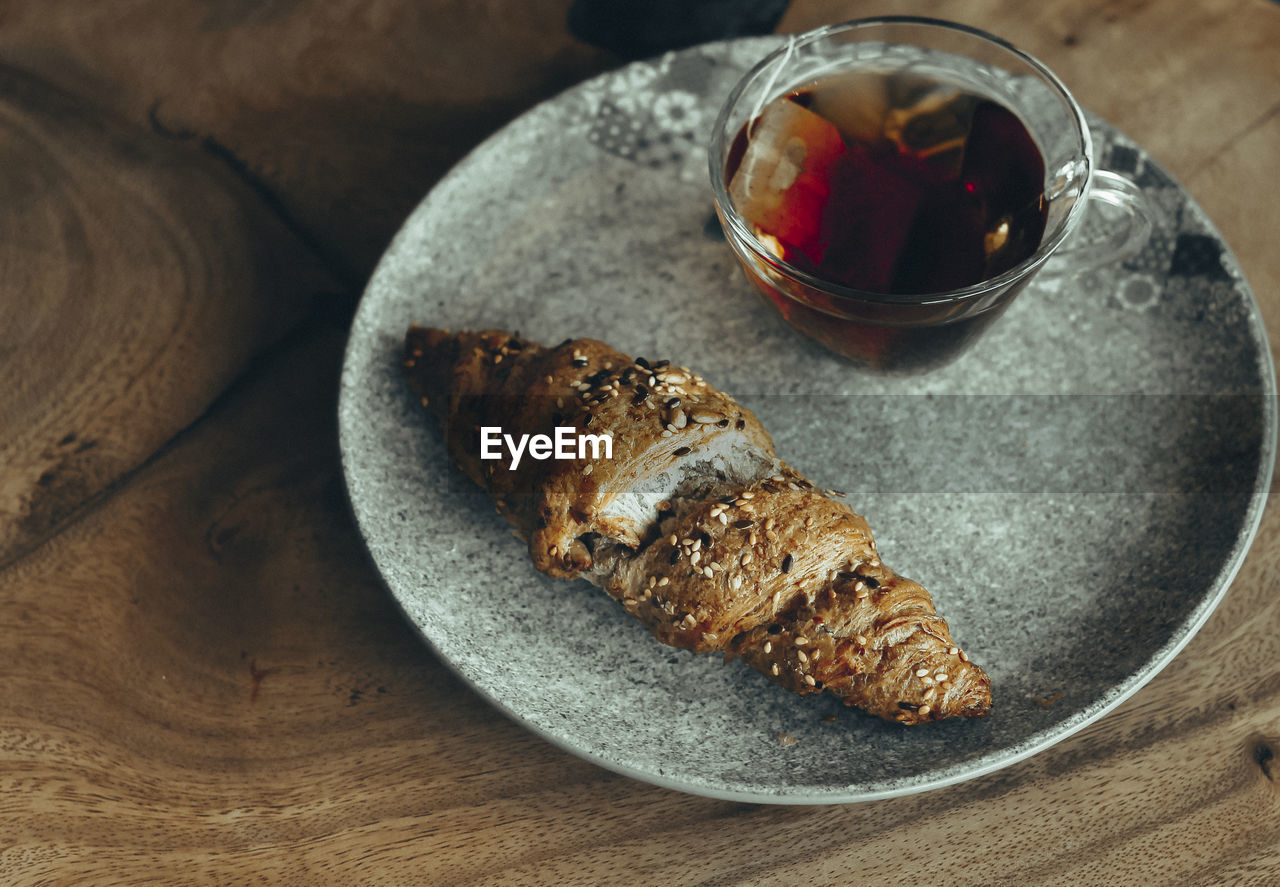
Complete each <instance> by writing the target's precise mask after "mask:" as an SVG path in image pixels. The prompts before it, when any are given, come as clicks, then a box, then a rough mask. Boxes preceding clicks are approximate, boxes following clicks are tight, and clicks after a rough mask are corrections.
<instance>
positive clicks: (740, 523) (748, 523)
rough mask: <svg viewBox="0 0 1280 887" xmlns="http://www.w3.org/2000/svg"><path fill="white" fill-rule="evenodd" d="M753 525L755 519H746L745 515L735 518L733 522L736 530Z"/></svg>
mask: <svg viewBox="0 0 1280 887" xmlns="http://www.w3.org/2000/svg"><path fill="white" fill-rule="evenodd" d="M754 525H755V521H752V520H747V519H746V518H745V517H744V518H743V519H742V520H736V521H734V522H733V526H734V528H735V529H738V530H745V529H746V528H747V527H751V526H754Z"/></svg>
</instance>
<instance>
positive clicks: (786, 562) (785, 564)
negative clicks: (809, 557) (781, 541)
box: [782, 554, 795, 573]
mask: <svg viewBox="0 0 1280 887" xmlns="http://www.w3.org/2000/svg"><path fill="white" fill-rule="evenodd" d="M794 563H795V558H794V557H793V556H792V555H790V554H788V555H787V556H786V557H784V558H783V559H782V572H783V573H790V572H791V565H792V564H794Z"/></svg>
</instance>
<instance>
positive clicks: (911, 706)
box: [898, 702, 920, 711]
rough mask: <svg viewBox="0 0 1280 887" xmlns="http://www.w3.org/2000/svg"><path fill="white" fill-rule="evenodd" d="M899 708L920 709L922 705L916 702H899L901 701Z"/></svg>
mask: <svg viewBox="0 0 1280 887" xmlns="http://www.w3.org/2000/svg"><path fill="white" fill-rule="evenodd" d="M898 708H905V709H906V710H907V711H919V710H920V706H918V705H916V704H915V703H914V702H899V703H898Z"/></svg>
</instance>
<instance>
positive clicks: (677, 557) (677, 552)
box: [667, 547, 680, 564]
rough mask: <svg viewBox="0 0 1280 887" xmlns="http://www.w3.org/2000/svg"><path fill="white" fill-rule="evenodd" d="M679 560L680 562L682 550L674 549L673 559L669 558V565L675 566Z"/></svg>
mask: <svg viewBox="0 0 1280 887" xmlns="http://www.w3.org/2000/svg"><path fill="white" fill-rule="evenodd" d="M678 560H680V549H679V548H676V547H673V548H672V549H671V557H669V558H667V563H669V564H674V563H675V562H676V561H678Z"/></svg>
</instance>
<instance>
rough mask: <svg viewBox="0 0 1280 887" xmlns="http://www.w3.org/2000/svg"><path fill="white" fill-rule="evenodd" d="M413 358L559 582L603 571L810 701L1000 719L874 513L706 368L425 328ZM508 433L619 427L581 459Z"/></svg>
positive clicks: (412, 376) (663, 627) (628, 602)
mask: <svg viewBox="0 0 1280 887" xmlns="http://www.w3.org/2000/svg"><path fill="white" fill-rule="evenodd" d="M404 367H405V371H406V375H407V378H408V381H409V384H410V387H411V388H412V389H413V390H414V392H415V393H416V394H417V395H418V396H419V397H420V398H421V400H422V403H423V404H424V405H425V406H426V407H427V408H428V409H429V410H430V411H431V412H432V413H433V414H434V415H435V416H436V418H437V419H438V420H440V422H441V423H442V424H443V426H444V428H445V437H446V441H447V445H448V448H449V451H450V453H451V455H452V456H453V458H454V459H456V461H457V462H458V464H459V466H460V467H461V468H462V470H463V471H464V472H465V473H466V474H467V475H468V476H469V477H470V478H471V479H472V480H474V481H475V482H476V483H478V484H479V485H480V486H482V487H483V488H484V489H485V490H487V491H488V492H489V493H490V494H491V495H492V496H493V498H494V500H495V503H496V505H497V508H498V511H499V513H500V514H502V515H503V517H505V518H506V520H507V521H508V522H509V523H510V524H511V525H512V526H513V528H514V529H515V531H516V533H517V535H519V536H520V537H521V539H523V540H525V541H527V543H528V546H529V554H530V557H531V558H532V560H533V563H534V565H535V566H536V567H537V568H538V569H539V570H541V571H543V572H544V573H547V574H549V575H551V576H557V577H564V578H574V577H582V578H585V579H588V580H589V581H591V582H593V583H595V584H596V585H598V586H600V587H601V588H603V589H604V590H605V591H606V592H607V593H608V594H609V595H610V596H611V597H613V598H614V599H616V600H617V601H618V602H619V603H620V604H621V605H622V607H623V608H625V610H626V611H627V612H628V613H630V614H632V615H633V616H635V617H636V618H637V619H639V620H640V621H641V622H642V623H644V624H645V625H646V626H647V627H648V628H649V630H650V631H651V632H652V633H653V634H654V636H655V637H657V638H658V640H660V641H662V642H663V643H665V644H669V645H671V646H674V647H680V648H683V649H687V650H692V651H695V652H712V651H718V652H722V653H724V654H725V655H726V657H727V658H740V659H742V660H743V661H745V662H746V663H747V664H748V665H750V666H752V667H753V668H755V669H757V670H758V671H760V672H762V673H763V674H764V675H765V676H767V677H768V678H770V679H771V680H772V681H774V682H775V683H777V684H780V685H781V686H783V687H785V688H787V689H788V690H791V691H794V692H796V693H800V694H804V695H808V694H814V693H819V692H827V693H832V694H834V695H835V696H837V697H839V698H840V699H841V700H843V701H844V702H845V704H847V705H852V706H857V707H859V708H862V709H864V710H866V711H868V712H870V713H872V714H874V715H878V716H879V717H882V718H885V719H887V720H891V721H895V722H899V723H903V724H918V723H923V722H925V721H937V720H941V719H943V718H948V717H953V716H965V717H982V716H984V715H986V714H987V713H988V712H989V710H990V707H991V682H990V679H989V678H988V677H987V675H986V673H984V672H983V670H982V669H981V668H979V667H978V666H977V665H975V664H974V663H973V662H971V661H969V657H968V656H967V655H966V654H965V653H964V652H963V651H962V650H960V649H959V647H958V646H957V645H956V644H955V643H954V642H953V641H952V639H951V635H950V632H949V630H948V628H947V624H946V622H945V621H944V620H943V619H942V618H941V617H940V616H938V615H937V612H936V611H935V609H934V604H933V600H932V598H931V597H930V595H929V593H928V592H927V591H925V589H924V588H922V587H921V586H920V585H918V584H917V583H915V582H913V581H911V580H910V579H906V578H904V577H902V576H899V575H898V574H896V573H895V572H894V571H893V570H891V569H889V568H888V567H886V566H885V565H884V564H883V563H881V561H880V557H879V555H878V553H877V551H876V543H875V539H874V538H873V537H872V534H871V530H870V528H869V527H868V525H867V522H866V520H864V519H863V518H862V517H860V516H859V515H857V514H855V513H854V512H853V510H852V509H850V508H849V507H848V506H847V505H846V504H844V503H843V502H842V501H840V500H839V499H838V498H837V495H836V494H834V493H833V492H832V491H822V490H819V489H816V488H815V487H814V485H813V484H811V483H810V482H809V481H808V480H806V479H805V478H804V477H803V476H802V475H801V474H800V473H799V472H798V471H796V470H795V469H793V468H791V467H790V466H788V465H787V464H786V463H784V462H782V461H780V460H779V459H778V458H777V456H776V455H775V454H774V448H773V442H772V440H771V439H770V437H769V435H768V433H767V432H766V431H765V429H764V428H763V427H762V426H761V425H760V423H759V421H758V420H757V419H756V417H755V416H754V415H752V413H751V412H750V411H749V410H747V409H745V408H744V407H742V406H741V405H740V404H738V403H737V402H735V401H734V400H733V398H731V397H729V396H728V395H727V394H724V393H722V392H720V391H718V390H716V389H715V388H714V387H713V386H711V385H710V384H708V383H707V382H706V381H705V380H704V379H703V378H702V377H701V376H699V375H697V374H695V373H694V372H692V371H690V370H689V369H687V368H685V367H680V366H673V365H671V364H670V363H668V362H667V361H656V362H653V363H650V362H648V361H646V360H645V359H644V358H635V359H632V358H631V357H628V356H627V355H625V354H622V353H620V352H618V351H615V350H614V349H612V348H610V347H609V346H608V345H606V344H604V343H603V342H598V341H595V340H592V339H576V340H566V341H564V342H562V343H561V344H560V345H558V346H556V347H554V348H547V347H544V346H542V345H539V344H537V343H535V342H531V341H528V340H526V339H522V338H520V337H518V336H514V335H511V334H508V333H506V332H501V331H493V330H485V331H476V332H461V333H456V334H451V333H449V332H448V331H444V330H437V329H427V328H423V327H418V326H414V327H412V328H410V330H409V331H408V334H407V336H406V340H405V357H404ZM495 428H501V429H502V431H503V432H505V433H507V434H511V435H512V436H513V440H514V437H515V435H517V434H519V435H530V436H532V435H539V434H541V435H547V437H548V439H551V438H553V437H554V436H555V435H556V429H557V428H561V429H571V430H572V431H573V432H575V433H578V434H581V435H589V434H590V435H600V436H603V435H605V434H608V435H611V452H609V453H607V454H604V453H600V452H598V451H597V452H591V451H586V452H584V447H583V446H582V445H581V441H582V440H584V438H582V437H579V438H578V440H579V446H578V449H577V450H576V451H575V450H572V448H569V454H570V455H572V456H573V458H559V459H555V458H545V457H543V458H541V459H539V458H534V457H532V454H533V453H534V450H533V447H532V446H531V447H530V448H529V450H528V451H527V452H522V453H521V456H520V457H517V455H516V452H515V449H514V448H507V449H504V450H502V451H501V452H498V453H496V454H495V451H494V450H495V448H494V445H493V444H494V441H495V431H494V429H495ZM562 433H563V432H562ZM486 435H487V438H486ZM599 440H600V438H595V443H593V447H594V446H596V444H598V443H599ZM542 450H543V452H544V453H545V452H546V447H545V446H544V447H543V448H542ZM561 455H565V453H563V452H562V453H561ZM606 455H607V456H608V457H607V458H606ZM486 456H487V458H486ZM513 465H515V468H516V470H512V466H513Z"/></svg>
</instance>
